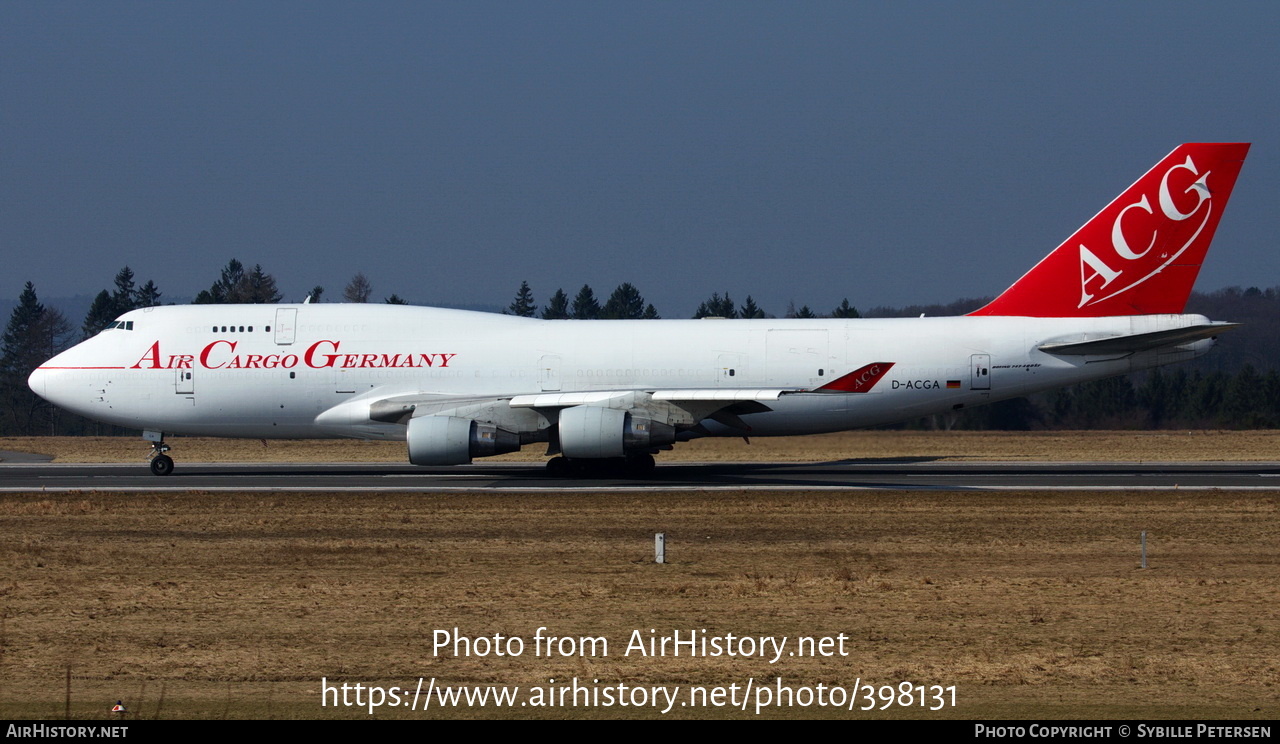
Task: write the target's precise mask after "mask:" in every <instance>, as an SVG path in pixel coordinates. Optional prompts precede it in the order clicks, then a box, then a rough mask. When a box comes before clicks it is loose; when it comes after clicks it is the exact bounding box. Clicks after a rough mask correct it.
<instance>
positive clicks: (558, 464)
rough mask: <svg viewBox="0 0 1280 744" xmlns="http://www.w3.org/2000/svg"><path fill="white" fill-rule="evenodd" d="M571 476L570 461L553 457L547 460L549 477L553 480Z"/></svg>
mask: <svg viewBox="0 0 1280 744" xmlns="http://www.w3.org/2000/svg"><path fill="white" fill-rule="evenodd" d="M568 474H569V461H568V460H567V459H565V458H563V457H553V458H551V459H550V460H547V475H549V476H551V477H553V478H563V477H565V476H566V475H568Z"/></svg>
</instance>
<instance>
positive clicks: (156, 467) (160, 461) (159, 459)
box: [151, 455, 173, 475]
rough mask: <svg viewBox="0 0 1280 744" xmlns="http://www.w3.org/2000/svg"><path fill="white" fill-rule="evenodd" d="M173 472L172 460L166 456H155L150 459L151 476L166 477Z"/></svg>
mask: <svg viewBox="0 0 1280 744" xmlns="http://www.w3.org/2000/svg"><path fill="white" fill-rule="evenodd" d="M172 472H173V458H172V457H169V456H168V455H156V456H155V457H153V458H151V473H152V474H153V475H168V474H170V473H172Z"/></svg>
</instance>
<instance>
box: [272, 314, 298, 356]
mask: <svg viewBox="0 0 1280 744" xmlns="http://www.w3.org/2000/svg"><path fill="white" fill-rule="evenodd" d="M297 328H298V308H296V307H280V308H276V327H275V332H276V343H277V344H279V345H280V346H288V345H289V344H291V343H293V336H294V332H295V331H296V330H297Z"/></svg>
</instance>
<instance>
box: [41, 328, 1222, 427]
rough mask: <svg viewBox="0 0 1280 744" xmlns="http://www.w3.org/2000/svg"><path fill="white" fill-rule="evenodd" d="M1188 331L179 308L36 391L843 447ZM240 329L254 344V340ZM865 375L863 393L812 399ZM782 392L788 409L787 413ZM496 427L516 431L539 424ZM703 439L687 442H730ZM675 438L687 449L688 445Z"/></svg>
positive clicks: (144, 408)
mask: <svg viewBox="0 0 1280 744" xmlns="http://www.w3.org/2000/svg"><path fill="white" fill-rule="evenodd" d="M1205 322H1207V319H1206V318H1204V317H1203V316H1198V315H1142V316H1123V317H1105V318H1024V317H970V316H964V317H944V318H893V319H852V320H833V319H813V320H799V319H797V320H722V319H703V320H627V321H604V320H593V321H574V320H551V321H546V320H535V319H530V318H518V317H512V316H504V315H494V314H488V313H475V312H466V311H459V310H445V309H437V308H427V307H412V306H398V305H350V304H321V305H308V304H303V305H274V306H273V305H189V306H170V307H155V308H147V309H142V310H135V311H132V312H129V313H127V314H126V315H124V316H122V317H121V323H120V324H119V325H120V326H121V327H119V328H112V329H109V330H107V331H104V332H102V333H100V334H98V335H97V336H94V337H93V338H91V339H88V340H86V341H85V342H83V343H81V344H79V345H77V346H75V347H74V348H72V349H69V350H67V351H66V352H63V353H62V354H60V355H58V356H57V357H55V358H54V359H51V360H49V362H47V363H46V364H45V365H43V366H42V367H41V368H40V369H39V370H37V371H36V373H35V374H33V375H32V377H31V386H32V388H33V389H35V390H36V392H37V393H39V394H40V395H41V396H43V397H45V398H46V399H48V400H50V401H52V402H54V403H56V404H57V405H59V406H61V407H63V408H65V409H67V410H70V411H73V412H75V413H79V414H82V415H84V416H87V417H90V418H93V419H97V420H100V421H104V422H109V423H112V424H118V425H120V426H126V427H131V428H138V429H145V430H153V431H160V432H165V433H175V434H190V435H210V436H226V437H280V438H308V437H358V438H376V439H403V438H404V437H405V430H406V426H405V425H404V422H403V421H395V420H392V419H389V418H387V417H383V418H384V420H374V419H372V418H371V417H370V415H369V413H370V410H371V409H370V406H372V405H374V404H376V403H378V402H380V401H386V400H388V399H395V398H397V397H398V396H408V397H413V396H418V398H417V399H418V401H419V404H421V399H422V397H423V396H428V397H431V396H438V397H439V399H440V400H442V401H454V403H447V404H442V405H441V406H437V407H438V408H440V409H442V410H443V409H447V408H449V407H450V405H455V404H456V401H457V400H459V399H462V400H474V401H478V403H476V404H475V407H474V410H483V411H486V412H488V413H487V415H489V417H490V418H492V417H493V416H495V415H497V416H498V417H499V418H502V417H503V416H505V414H494V413H493V412H494V410H495V406H497V407H503V406H505V405H506V404H507V403H509V402H510V399H512V398H513V397H517V396H528V395H552V394H557V393H561V394H570V393H585V392H608V391H631V392H632V393H634V394H636V395H638V396H641V397H644V396H645V395H647V394H648V393H651V392H652V391H655V390H662V391H681V390H690V391H701V393H700V394H701V395H702V396H703V397H705V396H706V395H707V394H708V393H707V391H710V390H713V389H723V390H725V391H726V393H727V394H728V392H729V391H734V390H750V389H781V390H785V391H788V393H789V394H786V395H781V396H778V397H776V399H772V400H769V401H768V402H767V405H766V406H764V407H763V408H764V410H755V411H754V412H746V413H743V414H742V415H741V418H740V420H741V421H742V422H744V423H745V424H746V425H747V426H748V427H749V432H750V434H751V435H752V436H770V435H784V434H804V433H815V432H826V431H837V430H843V429H852V428H858V427H864V426H872V425H876V424H882V423H889V422H894V421H901V420H907V419H911V418H915V417H919V416H923V415H928V414H931V413H938V412H946V411H952V410H957V409H959V408H963V407H971V406H974V405H980V404H984V403H989V402H992V401H996V400H1002V399H1006V398H1012V397H1017V396H1021V395H1026V394H1028V393H1032V392H1035V391H1038V390H1045V389H1048V388H1054V387H1060V386H1064V385H1070V384H1074V383H1078V382H1084V381H1087V380H1094V379H1099V378H1103V377H1108V376H1112V375H1117V374H1123V373H1126V372H1130V371H1133V370H1137V369H1143V368H1147V367H1152V366H1156V365H1159V364H1165V363H1168V362H1172V361H1180V360H1183V359H1189V358H1191V357H1194V356H1198V355H1199V354H1202V353H1204V352H1205V351H1207V350H1208V348H1209V347H1210V346H1211V345H1212V343H1213V341H1212V340H1211V339H1203V340H1199V341H1194V342H1191V343H1187V344H1184V345H1181V346H1177V347H1174V348H1165V349H1162V350H1160V351H1144V352H1139V353H1115V354H1109V355H1094V356H1083V355H1077V356H1063V355H1054V354H1050V353H1046V352H1044V351H1040V350H1039V348H1038V347H1039V346H1041V345H1042V344H1045V343H1047V342H1054V341H1057V342H1071V341H1082V340H1088V339H1092V338H1102V337H1110V336H1120V335H1128V334H1136V333H1150V332H1156V331H1162V330H1167V329H1174V328H1183V327H1187V326H1191V325H1195V324H1200V323H1205ZM250 329H251V330H250ZM873 362H885V363H892V365H893V366H892V368H891V369H890V371H889V372H888V373H886V374H885V376H884V377H883V379H880V380H879V381H878V382H877V383H876V384H875V386H874V387H873V388H872V389H871V390H870V391H868V392H858V393H807V392H803V391H811V390H815V389H817V388H820V387H822V386H823V385H824V384H827V383H830V382H831V381H833V380H835V379H837V378H839V377H840V376H842V375H845V374H847V373H849V372H850V371H851V370H855V369H858V368H860V367H862V366H864V365H867V364H870V363H873ZM791 391H795V392H794V394H791ZM525 414H526V415H525V416H524V417H523V418H521V417H520V416H514V417H508V418H507V419H505V420H502V421H498V423H500V424H502V425H505V426H508V427H510V428H513V430H518V429H523V430H528V429H530V428H534V429H536V428H539V427H546V426H548V424H549V421H548V420H547V419H546V418H539V417H537V416H532V415H531V414H529V413H528V412H525ZM742 434H743V430H742V429H741V428H733V427H729V426H726V425H724V424H723V423H721V422H720V421H715V420H710V419H708V420H704V421H702V422H701V423H700V424H699V428H698V430H697V433H696V434H692V435H689V436H705V435H734V436H741V435H742ZM684 438H688V436H686V437H684Z"/></svg>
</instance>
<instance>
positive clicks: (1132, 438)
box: [0, 430, 1280, 463]
mask: <svg viewBox="0 0 1280 744" xmlns="http://www.w3.org/2000/svg"><path fill="white" fill-rule="evenodd" d="M169 443H170V444H171V445H172V446H173V455H174V459H176V460H177V461H178V462H179V463H182V462H398V463H402V462H404V461H405V459H406V453H405V445H404V443H403V442H364V441H356V440H346V439H342V440H338V439H333V440H298V441H293V440H266V441H265V443H264V442H263V441H262V440H256V439H251V440H245V439H211V438H199V437H174V438H171V439H170V440H169ZM0 450H15V451H20V452H35V453H40V454H46V455H52V456H54V457H55V462H141V461H143V460H145V458H146V455H147V453H148V452H149V451H150V445H148V444H147V443H146V442H143V441H142V440H141V439H139V438H133V437H10V438H0ZM544 451H545V448H544V447H543V446H541V445H531V446H528V447H525V448H524V449H523V450H522V451H520V452H518V453H512V454H510V455H503V456H501V457H496V458H490V459H491V460H494V461H518V462H535V461H538V460H542V459H545V456H544V454H543V453H544ZM894 457H930V458H938V459H943V460H965V459H972V460H1029V461H1049V460H1052V461H1073V460H1125V461H1155V462H1161V461H1163V462H1170V461H1196V460H1210V461H1215V460H1255V461H1256V460H1268V461H1273V460H1280V430H1276V431H1090V432H1058V431H1055V432H974V431H964V432H960V431H952V432H943V431H932V432H921V431H850V432H839V433H835V434H818V435H813V436H804V437H757V438H755V439H753V440H751V443H750V444H747V443H746V442H743V441H742V440H741V439H699V440H695V441H692V442H686V443H683V444H679V445H677V446H676V447H675V449H674V450H672V451H670V452H663V453H661V454H660V455H659V457H658V459H659V462H662V461H667V462H742V461H763V462H779V461H791V462H794V461H825V460H843V459H873V458H894ZM482 462H483V461H482Z"/></svg>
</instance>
